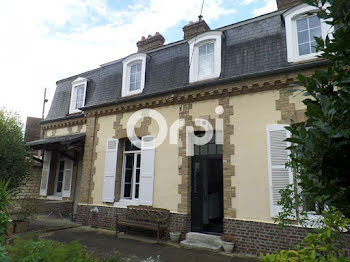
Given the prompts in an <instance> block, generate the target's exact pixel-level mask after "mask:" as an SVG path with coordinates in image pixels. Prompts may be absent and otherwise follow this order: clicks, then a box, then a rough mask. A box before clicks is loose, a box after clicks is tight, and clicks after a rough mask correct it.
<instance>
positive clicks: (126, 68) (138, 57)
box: [122, 53, 147, 97]
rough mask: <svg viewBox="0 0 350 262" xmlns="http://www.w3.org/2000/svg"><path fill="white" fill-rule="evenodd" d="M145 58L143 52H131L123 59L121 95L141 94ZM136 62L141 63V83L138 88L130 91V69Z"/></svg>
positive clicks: (143, 84) (144, 72) (143, 83)
mask: <svg viewBox="0 0 350 262" xmlns="http://www.w3.org/2000/svg"><path fill="white" fill-rule="evenodd" d="M146 60H147V55H146V54H145V53H137V54H133V55H131V56H129V57H127V58H125V59H124V60H123V83H122V97H125V96H132V95H137V94H141V93H142V92H143V89H144V87H145V76H146ZM136 63H141V84H140V89H137V90H133V91H130V69H131V66H133V65H135V64H136Z"/></svg>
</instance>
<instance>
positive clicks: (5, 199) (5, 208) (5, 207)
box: [0, 180, 13, 244]
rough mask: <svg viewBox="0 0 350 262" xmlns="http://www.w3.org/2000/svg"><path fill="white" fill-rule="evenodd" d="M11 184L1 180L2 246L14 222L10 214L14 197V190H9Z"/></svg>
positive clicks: (0, 223) (0, 217) (0, 229)
mask: <svg viewBox="0 0 350 262" xmlns="http://www.w3.org/2000/svg"><path fill="white" fill-rule="evenodd" d="M9 184H10V182H9V181H7V182H4V181H2V180H0V244H1V243H2V242H3V239H4V236H5V235H6V234H7V232H8V226H9V224H10V223H11V222H12V221H11V218H10V214H9V206H11V205H12V202H11V201H10V198H11V197H12V196H13V189H9Z"/></svg>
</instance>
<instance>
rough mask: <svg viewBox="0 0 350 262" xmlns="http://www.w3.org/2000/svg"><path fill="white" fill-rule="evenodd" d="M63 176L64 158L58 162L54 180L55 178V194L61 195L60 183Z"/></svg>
mask: <svg viewBox="0 0 350 262" xmlns="http://www.w3.org/2000/svg"><path fill="white" fill-rule="evenodd" d="M63 176H64V160H60V161H59V162H58V167H57V173H56V180H55V195H62V184H63Z"/></svg>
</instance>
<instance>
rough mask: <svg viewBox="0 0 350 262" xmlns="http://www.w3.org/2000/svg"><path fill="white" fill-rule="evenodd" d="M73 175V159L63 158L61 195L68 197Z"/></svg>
mask: <svg viewBox="0 0 350 262" xmlns="http://www.w3.org/2000/svg"><path fill="white" fill-rule="evenodd" d="M72 176H73V160H71V159H68V158H66V159H65V160H64V176H63V186H62V197H70V193H71V188H72Z"/></svg>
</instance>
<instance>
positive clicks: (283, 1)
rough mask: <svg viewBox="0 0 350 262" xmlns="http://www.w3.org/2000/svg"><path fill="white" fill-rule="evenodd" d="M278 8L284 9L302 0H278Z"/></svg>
mask: <svg viewBox="0 0 350 262" xmlns="http://www.w3.org/2000/svg"><path fill="white" fill-rule="evenodd" d="M276 2H277V9H284V8H289V7H292V6H295V5H297V4H301V1H300V0H276Z"/></svg>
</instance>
